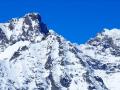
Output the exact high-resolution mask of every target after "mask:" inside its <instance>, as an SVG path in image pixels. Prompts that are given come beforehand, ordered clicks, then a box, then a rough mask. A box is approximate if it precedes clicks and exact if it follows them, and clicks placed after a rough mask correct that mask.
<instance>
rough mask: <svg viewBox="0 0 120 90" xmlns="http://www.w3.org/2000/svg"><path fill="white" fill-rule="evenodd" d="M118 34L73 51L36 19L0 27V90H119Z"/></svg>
mask: <svg viewBox="0 0 120 90" xmlns="http://www.w3.org/2000/svg"><path fill="white" fill-rule="evenodd" d="M119 84H120V30H118V29H113V30H107V29H105V30H104V32H102V33H99V34H98V35H97V36H96V37H95V38H92V39H90V40H89V41H88V42H87V43H85V44H81V45H76V44H72V43H71V42H69V41H67V40H66V39H65V38H64V37H62V36H60V35H58V34H57V33H55V32H54V31H53V30H49V29H48V28H47V26H46V24H44V23H43V22H42V20H41V17H40V15H39V14H38V13H29V14H26V15H25V16H24V17H21V18H19V19H17V18H13V19H11V20H10V21H8V22H7V23H0V90H120V85H119Z"/></svg>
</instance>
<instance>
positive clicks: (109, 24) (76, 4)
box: [0, 0, 120, 43]
mask: <svg viewBox="0 0 120 90" xmlns="http://www.w3.org/2000/svg"><path fill="white" fill-rule="evenodd" d="M28 12H39V13H40V14H41V16H42V19H43V21H44V22H45V23H46V24H47V25H48V27H49V28H52V29H54V30H55V31H56V32H57V33H59V34H61V35H62V36H64V37H65V38H66V39H67V40H70V41H71V42H77V43H84V42H86V41H87V40H88V39H89V38H91V37H94V36H95V35H96V33H98V32H101V31H102V29H103V28H109V29H111V28H120V1H119V0H1V1H0V22H5V21H7V20H8V19H10V18H12V17H18V16H23V15H24V14H25V13H28Z"/></svg>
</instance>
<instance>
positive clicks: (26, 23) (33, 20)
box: [0, 13, 49, 42]
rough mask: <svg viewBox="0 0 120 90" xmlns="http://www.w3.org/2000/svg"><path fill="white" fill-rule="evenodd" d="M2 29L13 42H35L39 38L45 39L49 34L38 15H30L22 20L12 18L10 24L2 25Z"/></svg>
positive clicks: (0, 25) (0, 27)
mask: <svg viewBox="0 0 120 90" xmlns="http://www.w3.org/2000/svg"><path fill="white" fill-rule="evenodd" d="M0 29H1V30H2V31H1V32H3V33H4V34H5V36H6V37H7V39H8V40H10V41H12V42H16V41H19V40H30V41H34V40H35V38H36V37H37V36H39V37H40V36H42V37H43V36H44V35H47V33H48V32H49V31H48V28H47V26H46V24H44V23H43V22H42V20H41V16H40V14H38V13H28V14H25V16H23V17H21V18H12V19H11V20H9V22H8V23H0Z"/></svg>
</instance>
